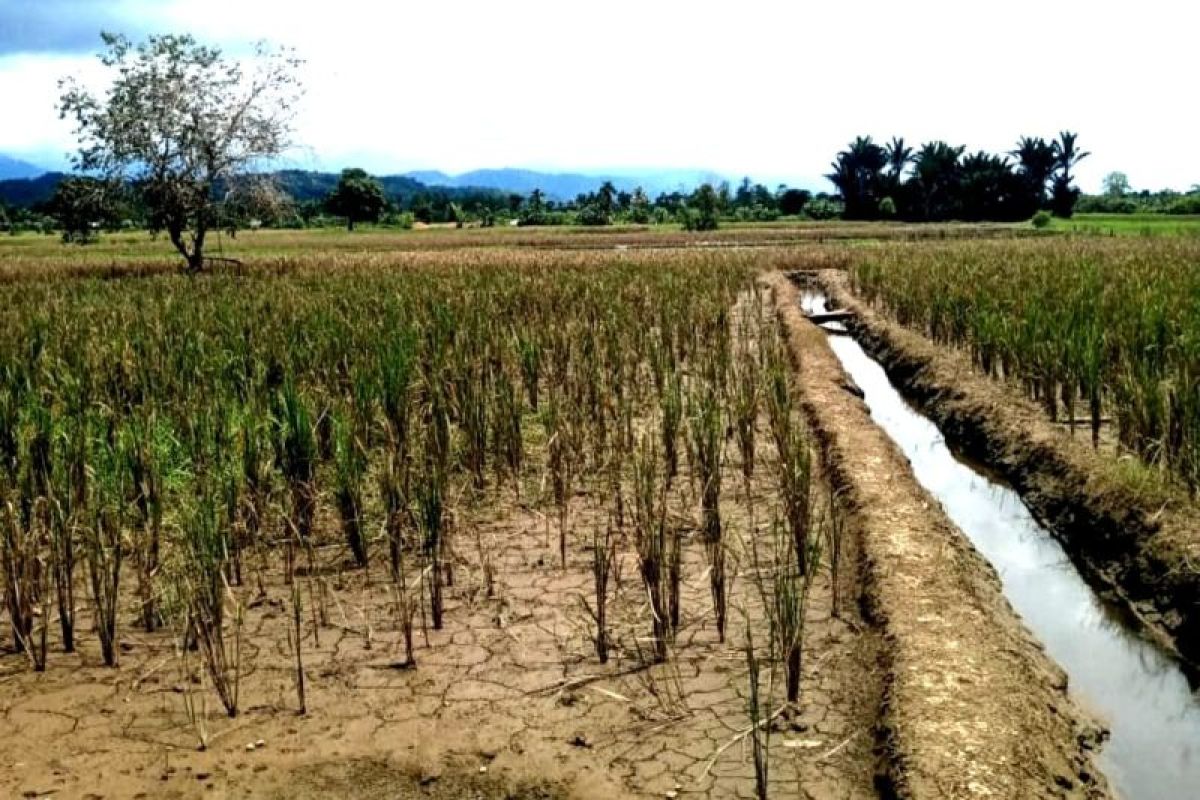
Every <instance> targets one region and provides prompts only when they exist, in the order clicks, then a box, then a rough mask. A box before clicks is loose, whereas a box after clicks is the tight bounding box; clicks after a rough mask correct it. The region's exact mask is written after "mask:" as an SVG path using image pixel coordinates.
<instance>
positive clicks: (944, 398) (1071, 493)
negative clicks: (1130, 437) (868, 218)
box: [820, 270, 1200, 664]
mask: <svg viewBox="0 0 1200 800" xmlns="http://www.w3.org/2000/svg"><path fill="white" fill-rule="evenodd" d="M820 281H821V283H822V285H823V287H824V288H825V289H826V290H827V291H828V292H830V294H831V296H832V297H835V298H836V299H837V303H838V305H839V306H842V307H845V308H849V309H851V310H853V311H854V312H855V322H854V323H852V324H853V325H854V328H855V332H856V334H857V338H858V339H859V341H860V342H861V344H862V345H863V347H864V348H865V349H866V350H867V352H869V353H870V354H871V355H872V356H873V357H875V358H876V359H877V360H878V361H879V362H880V364H882V365H883V367H884V369H885V370H886V371H887V373H888V376H889V377H890V378H891V379H892V380H893V381H894V382H896V383H897V384H898V385H900V386H903V387H904V390H905V394H906V395H909V396H911V397H912V398H913V399H915V400H916V401H917V402H918V403H919V404H920V406H921V410H922V411H923V412H924V413H925V414H927V415H928V416H930V417H931V418H932V419H933V420H934V421H936V422H937V423H938V427H940V428H941V429H942V430H943V431H944V432H945V433H946V436H947V439H949V440H950V441H951V442H953V443H954V444H955V445H956V446H957V447H959V448H961V449H962V450H963V451H964V452H966V453H967V454H969V455H971V456H973V457H975V458H979V459H980V460H982V461H985V462H986V463H988V464H990V465H992V466H993V467H995V468H996V469H998V470H999V471H1000V472H1001V474H1003V475H1004V477H1005V478H1006V479H1007V480H1008V481H1009V482H1010V483H1011V484H1013V486H1014V487H1015V488H1016V489H1017V490H1018V491H1019V492H1020V493H1021V495H1022V498H1023V499H1024V500H1025V502H1026V503H1027V504H1028V505H1029V506H1030V508H1032V509H1033V511H1034V512H1035V513H1036V514H1037V515H1038V516H1039V517H1040V518H1041V519H1042V520H1044V521H1045V522H1046V523H1047V525H1048V527H1049V528H1050V529H1051V530H1053V531H1054V533H1055V535H1056V536H1058V538H1059V539H1060V540H1061V541H1062V542H1063V544H1064V545H1065V546H1066V548H1067V549H1068V551H1069V552H1071V554H1072V556H1073V557H1074V558H1075V559H1076V561H1077V562H1078V563H1080V564H1081V565H1082V566H1083V568H1084V570H1085V571H1086V572H1087V573H1088V574H1089V577H1090V578H1091V579H1093V580H1095V581H1098V582H1100V583H1101V584H1103V585H1105V586H1107V587H1108V590H1109V591H1108V593H1109V594H1110V595H1111V596H1113V597H1114V598H1116V599H1119V600H1121V601H1123V602H1124V604H1125V605H1126V606H1127V607H1128V608H1129V609H1130V610H1131V611H1132V612H1134V613H1135V614H1136V615H1137V616H1138V617H1139V618H1140V619H1141V621H1142V623H1143V624H1144V625H1145V626H1146V629H1147V630H1148V631H1151V632H1153V633H1154V634H1156V635H1157V638H1159V639H1160V641H1163V642H1164V643H1165V644H1167V646H1168V647H1171V648H1173V649H1176V650H1177V651H1178V652H1180V653H1181V654H1182V655H1183V656H1184V657H1185V658H1188V659H1189V660H1191V661H1192V662H1193V664H1196V663H1200V534H1198V532H1200V510H1198V509H1197V507H1196V505H1195V503H1193V502H1191V501H1189V500H1188V498H1187V497H1186V496H1185V495H1184V493H1183V492H1181V491H1177V490H1172V489H1170V488H1169V487H1163V486H1155V487H1147V486H1145V485H1144V483H1136V484H1133V483H1131V481H1129V480H1128V479H1127V477H1126V476H1124V475H1122V473H1121V469H1120V468H1121V463H1122V462H1121V461H1120V460H1119V459H1118V456H1117V455H1116V454H1115V453H1113V452H1112V451H1105V450H1103V449H1102V450H1101V452H1096V451H1094V450H1093V449H1092V447H1091V445H1090V444H1089V437H1088V436H1087V434H1086V433H1084V432H1082V431H1080V432H1078V433H1077V434H1076V435H1075V436H1074V437H1072V436H1071V435H1070V433H1069V432H1068V431H1067V429H1066V428H1065V427H1064V426H1063V425H1056V424H1055V423H1053V422H1051V421H1050V420H1049V419H1048V418H1047V416H1046V413H1045V412H1044V411H1043V410H1042V409H1041V408H1040V407H1039V406H1037V405H1036V404H1035V403H1033V402H1032V401H1030V400H1029V398H1028V397H1026V396H1025V395H1024V394H1023V393H1022V392H1021V391H1019V389H1018V388H1017V387H1015V386H1013V385H1010V384H1007V383H1004V382H1002V381H998V380H994V379H991V378H988V377H986V376H984V375H982V374H980V373H979V372H978V371H976V370H974V369H972V367H971V363H970V361H969V359H968V358H967V357H966V354H965V353H962V352H959V351H956V350H953V349H949V348H941V347H938V346H937V345H935V344H934V343H932V342H931V341H929V340H928V339H927V338H925V337H923V336H921V335H919V334H917V333H915V332H913V331H911V330H908V329H906V328H903V327H901V326H899V325H896V324H895V323H892V322H890V321H888V320H887V319H885V318H884V317H883V316H882V315H880V314H878V313H876V312H875V311H873V310H872V309H871V308H869V307H867V306H866V304H864V303H862V302H860V301H859V300H858V299H857V298H855V297H854V295H853V294H852V293H851V292H850V291H849V289H848V286H847V283H848V282H847V278H846V275H845V274H844V273H841V272H835V271H830V270H826V271H823V272H821V273H820ZM1131 487H1132V488H1131Z"/></svg>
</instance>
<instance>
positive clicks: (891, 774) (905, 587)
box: [764, 273, 1106, 797]
mask: <svg viewBox="0 0 1200 800" xmlns="http://www.w3.org/2000/svg"><path fill="white" fill-rule="evenodd" d="M764 280H765V281H766V283H767V284H768V285H769V286H770V287H771V288H772V290H773V293H774V297H775V305H776V310H777V312H778V314H779V316H780V319H781V322H782V324H783V326H784V328H785V335H786V337H787V343H788V347H789V350H790V352H791V355H792V358H793V360H794V361H795V362H796V364H797V366H798V367H799V369H798V375H799V377H798V383H799V388H800V391H801V395H802V407H803V409H804V411H805V414H806V415H807V417H808V420H809V424H810V426H811V428H812V430H813V432H814V435H815V438H816V439H817V441H818V443H819V445H820V449H821V452H822V454H823V458H824V462H825V468H826V470H827V474H828V475H829V476H830V480H831V482H832V483H833V484H834V486H835V487H836V488H837V489H838V490H839V491H841V492H842V493H843V497H844V498H845V500H846V502H847V504H848V506H849V508H850V510H851V514H850V520H849V523H848V524H849V525H850V531H851V532H852V534H854V535H856V536H858V537H859V538H860V540H861V548H862V554H863V556H862V557H863V562H864V563H863V575H864V582H865V585H864V588H863V591H864V597H865V601H864V602H865V603H866V604H867V606H868V615H869V616H870V618H872V619H873V620H874V621H875V623H876V624H877V625H878V626H879V628H880V630H881V633H882V635H883V636H884V638H885V641H886V644H885V646H884V653H885V656H884V661H885V664H884V667H885V669H886V670H887V672H888V675H887V677H886V679H885V680H886V686H887V689H886V697H885V707H884V709H883V717H882V728H881V731H880V738H881V745H882V748H881V749H882V751H883V757H884V764H883V765H882V768H883V773H884V775H883V778H884V783H883V787H882V788H883V789H884V791H885V792H887V793H889V794H893V795H895V796H899V797H971V796H994V797H1054V796H1063V795H1064V794H1073V795H1075V796H1105V795H1106V790H1105V788H1104V787H1103V786H1100V785H1098V784H1096V783H1094V782H1090V781H1089V780H1084V779H1083V777H1082V776H1091V775H1095V774H1096V773H1095V770H1094V769H1093V768H1092V766H1091V764H1090V759H1089V757H1088V756H1087V755H1086V754H1085V753H1084V751H1083V748H1082V745H1081V744H1080V733H1081V722H1080V714H1079V712H1078V710H1077V709H1075V707H1074V706H1073V705H1072V703H1071V701H1070V700H1069V699H1068V698H1067V697H1066V694H1065V679H1064V677H1063V675H1062V673H1061V671H1060V670H1059V669H1058V668H1057V667H1056V666H1055V665H1053V664H1052V663H1051V662H1050V661H1049V660H1048V658H1047V657H1046V656H1045V655H1044V653H1042V652H1041V650H1040V648H1039V647H1038V645H1037V644H1036V643H1035V642H1034V641H1033V640H1032V639H1031V637H1030V636H1029V634H1028V633H1027V632H1026V631H1025V630H1024V628H1023V627H1022V626H1021V624H1020V622H1019V621H1018V619H1017V618H1016V616H1015V614H1014V613H1013V611H1012V609H1011V607H1010V606H1009V605H1008V604H1007V602H1006V601H1005V600H1004V598H1003V596H1002V595H1001V592H1000V588H999V582H998V579H997V578H996V576H995V574H994V572H992V571H991V570H990V568H989V567H988V566H987V565H986V563H985V562H984V561H983V560H982V559H981V558H980V557H979V556H978V554H977V553H975V551H974V550H973V549H972V548H971V546H970V544H969V543H968V542H967V540H966V538H965V537H964V536H963V535H962V534H961V533H960V532H959V531H958V530H957V529H956V528H955V527H954V526H953V525H952V524H951V523H950V522H949V520H948V519H946V517H945V515H944V514H943V512H942V511H941V510H940V508H939V507H938V505H937V504H936V502H935V501H934V500H933V499H932V498H931V497H930V496H929V495H928V493H926V492H925V490H924V489H922V488H921V487H920V486H919V485H918V484H917V482H916V480H915V478H914V477H913V476H912V474H911V472H910V470H909V468H908V464H907V462H906V461H905V459H904V457H903V456H902V455H901V454H900V452H899V451H898V449H897V448H896V447H895V445H894V444H893V443H892V442H891V440H890V439H889V438H888V437H887V435H886V434H885V433H884V432H883V431H882V430H881V429H880V428H878V427H877V426H876V425H875V424H874V423H873V422H872V421H871V420H870V417H869V414H868V411H867V409H866V407H865V406H864V405H863V403H862V402H861V400H860V399H859V398H858V397H857V396H856V395H855V393H854V390H853V387H852V386H851V385H849V381H848V379H847V377H846V375H845V373H844V372H843V371H842V368H841V366H840V364H839V363H838V361H837V359H836V357H835V356H834V354H833V353H832V351H831V350H830V349H829V347H828V345H827V344H826V342H825V341H824V334H823V333H822V332H821V331H820V330H819V329H818V328H817V327H816V326H814V325H812V324H811V323H809V322H807V321H806V320H804V319H803V315H802V313H801V311H800V305H799V294H798V292H797V290H796V288H795V286H793V285H792V284H791V283H790V282H789V281H788V280H787V278H786V277H785V276H783V275H782V274H780V273H773V274H771V275H769V276H767V277H766V278H764ZM1068 787H1070V788H1068Z"/></svg>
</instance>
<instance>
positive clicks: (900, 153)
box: [883, 136, 913, 183]
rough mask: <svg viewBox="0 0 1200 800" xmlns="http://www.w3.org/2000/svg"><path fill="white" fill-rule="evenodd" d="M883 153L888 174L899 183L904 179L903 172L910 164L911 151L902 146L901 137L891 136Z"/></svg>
mask: <svg viewBox="0 0 1200 800" xmlns="http://www.w3.org/2000/svg"><path fill="white" fill-rule="evenodd" d="M883 151H884V153H885V154H886V155H887V161H888V172H889V173H890V174H891V177H892V178H893V179H894V180H895V181H896V182H897V183H899V181H900V179H901V178H902V177H904V170H906V169H908V165H909V164H911V163H912V160H913V149H912V148H911V147H905V146H904V137H903V136H893V137H892V140H891V141H890V142H888V143H887V144H886V145H884V146H883Z"/></svg>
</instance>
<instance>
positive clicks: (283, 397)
mask: <svg viewBox="0 0 1200 800" xmlns="http://www.w3.org/2000/svg"><path fill="white" fill-rule="evenodd" d="M276 415H277V416H276V436H275V460H276V463H277V464H278V465H279V470H280V472H282V473H283V476H284V479H285V480H286V481H287V484H288V489H289V492H290V495H291V508H290V513H289V515H288V525H289V528H290V529H291V530H290V533H291V535H292V536H295V537H298V538H299V539H300V540H301V541H304V540H306V539H307V538H308V536H309V534H310V533H311V532H312V523H313V516H314V514H315V513H316V505H317V487H316V471H317V460H318V453H317V439H316V433H315V429H314V426H313V421H312V416H311V415H310V414H309V411H308V406H307V405H306V404H305V402H304V399H303V398H302V397H301V396H300V393H299V392H298V391H297V389H296V387H295V384H293V383H292V381H291V380H288V381H287V382H285V383H284V385H283V389H282V391H281V392H280V395H279V397H278V402H277V411H276Z"/></svg>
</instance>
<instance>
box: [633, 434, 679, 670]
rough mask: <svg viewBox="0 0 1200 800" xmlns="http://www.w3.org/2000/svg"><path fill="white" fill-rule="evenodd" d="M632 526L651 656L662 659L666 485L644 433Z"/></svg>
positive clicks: (636, 464) (666, 624)
mask: <svg viewBox="0 0 1200 800" xmlns="http://www.w3.org/2000/svg"><path fill="white" fill-rule="evenodd" d="M632 466H633V530H634V546H635V548H636V549H637V556H638V567H639V572H640V573H641V576H642V583H643V585H644V586H645V589H646V597H647V599H648V601H649V607H650V627H651V630H652V633H653V643H654V659H655V661H665V660H666V658H667V640H668V637H669V635H670V619H671V616H670V609H669V607H668V598H669V596H670V587H669V585H668V575H667V567H666V565H667V560H668V558H669V556H670V553H669V552H668V548H669V547H670V545H669V544H668V536H667V508H666V487H665V484H664V486H663V487H662V488H661V489H660V487H659V482H658V468H659V467H658V449H657V448H656V447H655V446H654V444H653V442H651V441H650V440H649V439H648V438H646V437H643V438H642V440H641V441H640V442H638V444H637V446H636V447H635V449H634V452H633V459H632Z"/></svg>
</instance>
